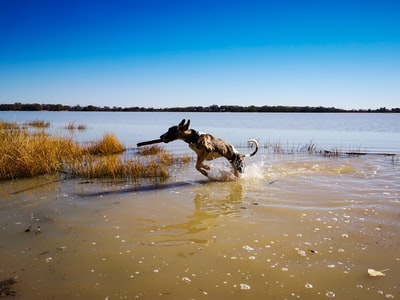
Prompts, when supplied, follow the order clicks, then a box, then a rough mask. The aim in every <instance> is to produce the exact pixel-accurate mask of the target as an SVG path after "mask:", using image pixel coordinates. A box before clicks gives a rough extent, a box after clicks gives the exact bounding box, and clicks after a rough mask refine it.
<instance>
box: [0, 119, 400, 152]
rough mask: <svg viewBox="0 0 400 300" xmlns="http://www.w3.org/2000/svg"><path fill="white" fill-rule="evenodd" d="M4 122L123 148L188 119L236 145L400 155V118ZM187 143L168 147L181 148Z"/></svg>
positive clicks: (196, 126) (198, 126) (154, 135)
mask: <svg viewBox="0 0 400 300" xmlns="http://www.w3.org/2000/svg"><path fill="white" fill-rule="evenodd" d="M0 119H2V120H6V121H16V122H25V121H27V120H46V121H49V122H51V124H52V130H53V131H54V132H55V133H59V132H60V133H65V130H63V129H64V128H65V127H66V126H67V125H68V123H70V122H74V123H75V124H84V125H86V126H87V127H88V129H87V130H86V131H84V132H75V133H74V135H75V138H76V139H78V140H81V141H86V140H87V141H90V140H93V139H95V138H98V137H100V136H102V135H103V134H104V132H111V133H114V134H115V135H116V136H117V137H118V138H119V139H120V140H121V141H123V143H125V144H126V145H128V146H134V145H136V143H138V142H141V141H145V140H151V139H155V138H158V137H159V136H160V135H161V134H162V133H164V132H165V131H166V130H167V129H168V128H169V127H170V126H172V125H176V124H178V123H179V122H180V121H181V120H182V119H190V120H191V128H194V129H196V130H199V131H202V132H207V133H210V134H213V135H215V136H218V137H220V138H223V139H225V140H227V141H228V142H230V143H232V144H235V145H242V144H245V143H246V140H247V139H249V138H255V139H257V140H258V141H259V142H260V144H261V145H262V144H263V143H281V144H282V145H288V146H289V147H291V146H294V147H296V146H299V145H304V144H307V143H310V142H312V143H313V144H315V145H316V146H317V147H318V148H322V149H336V148H339V149H340V150H362V151H371V152H390V153H399V152H400V114H377V113H371V114H367V113H334V114H332V113H321V114H320V113H167V112H161V113H158V112H154V113H153V112H145V113H143V112H46V111H41V112H14V111H11V112H10V111H7V112H4V111H2V112H0ZM181 146H185V145H184V144H183V143H182V144H180V143H178V144H171V145H168V147H172V148H179V147H181Z"/></svg>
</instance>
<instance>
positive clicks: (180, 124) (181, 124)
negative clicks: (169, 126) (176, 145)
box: [178, 119, 186, 127]
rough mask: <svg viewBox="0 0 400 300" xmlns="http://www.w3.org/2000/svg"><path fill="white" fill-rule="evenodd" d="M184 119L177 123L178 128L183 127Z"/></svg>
mask: <svg viewBox="0 0 400 300" xmlns="http://www.w3.org/2000/svg"><path fill="white" fill-rule="evenodd" d="M185 121H186V120H185V119H183V120H182V121H181V122H180V123H179V125H178V127H182V126H183V125H185Z"/></svg>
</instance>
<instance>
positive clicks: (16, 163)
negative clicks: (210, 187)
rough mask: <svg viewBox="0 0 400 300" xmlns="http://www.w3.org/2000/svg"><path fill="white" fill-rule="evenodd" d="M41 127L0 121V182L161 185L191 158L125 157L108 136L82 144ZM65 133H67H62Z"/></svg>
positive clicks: (145, 151)
mask: <svg viewBox="0 0 400 300" xmlns="http://www.w3.org/2000/svg"><path fill="white" fill-rule="evenodd" d="M49 126H50V124H49V123H48V122H44V121H38V120H35V121H29V122H25V123H23V124H18V123H16V122H6V121H1V120H0V152H1V155H0V180H13V179H18V178H32V177H36V176H41V175H58V174H63V175H65V178H86V179H94V178H113V179H131V180H138V179H144V178H150V179H152V180H154V181H155V183H157V182H162V181H163V180H166V179H168V178H169V176H170V173H169V167H170V166H174V165H175V164H187V163H189V162H190V161H191V160H192V156H187V155H186V156H185V155H181V156H175V155H173V154H171V153H169V152H167V151H166V150H165V149H164V148H163V147H160V146H157V145H155V146H151V147H143V148H141V149H139V150H138V151H137V152H136V153H135V155H133V157H131V156H129V157H128V156H126V155H125V156H124V155H123V153H124V152H125V151H126V150H127V149H126V147H125V146H124V145H122V144H121V142H120V141H119V140H118V139H117V138H116V137H115V135H113V134H110V133H105V134H104V135H103V137H102V138H101V139H99V140H97V141H93V142H90V143H85V144H81V143H78V142H76V141H74V140H73V139H72V138H71V137H68V136H62V135H50V134H49V133H47V132H46V129H47V128H48V127H49ZM66 129H67V130H68V127H67V128H66Z"/></svg>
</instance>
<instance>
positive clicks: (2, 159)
mask: <svg viewBox="0 0 400 300" xmlns="http://www.w3.org/2000/svg"><path fill="white" fill-rule="evenodd" d="M0 152H1V156H0V179H14V178H20V177H34V176H37V175H42V174H54V173H56V172H58V171H59V170H60V168H61V164H62V160H63V159H65V160H67V159H69V158H72V157H75V156H77V155H80V154H81V153H82V149H80V147H79V146H77V145H75V143H73V142H72V141H71V140H69V139H65V138H61V137H52V136H49V135H47V134H46V133H44V132H41V133H31V132H29V131H27V130H24V129H18V130H1V131H0Z"/></svg>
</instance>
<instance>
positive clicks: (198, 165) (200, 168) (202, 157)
mask: <svg viewBox="0 0 400 300" xmlns="http://www.w3.org/2000/svg"><path fill="white" fill-rule="evenodd" d="M207 156H208V153H204V154H202V155H198V156H197V162H196V170H197V171H199V172H200V173H201V174H203V175H204V176H206V177H208V173H207V172H206V171H204V170H203V169H206V170H210V167H209V166H206V165H203V161H204V160H205V159H206V158H207Z"/></svg>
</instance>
